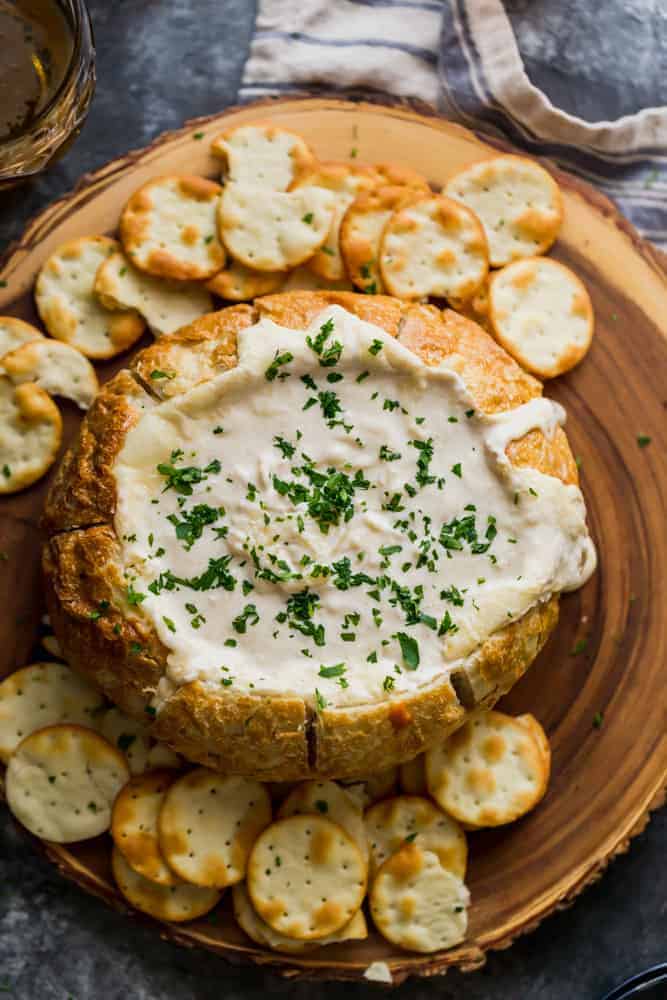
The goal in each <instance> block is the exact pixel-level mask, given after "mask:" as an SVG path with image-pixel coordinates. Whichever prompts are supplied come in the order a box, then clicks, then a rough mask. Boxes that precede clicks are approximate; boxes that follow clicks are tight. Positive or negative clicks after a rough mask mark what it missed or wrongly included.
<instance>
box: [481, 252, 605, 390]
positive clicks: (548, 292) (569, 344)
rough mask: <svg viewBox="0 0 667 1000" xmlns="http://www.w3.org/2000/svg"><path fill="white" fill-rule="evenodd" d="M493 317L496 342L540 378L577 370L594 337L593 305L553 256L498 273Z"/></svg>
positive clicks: (519, 262)
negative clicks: (576, 367) (552, 258)
mask: <svg viewBox="0 0 667 1000" xmlns="http://www.w3.org/2000/svg"><path fill="white" fill-rule="evenodd" d="M489 317H490V321H491V327H492V331H493V335H494V336H495V338H496V340H497V341H498V343H499V344H500V345H501V346H502V347H504V348H505V350H506V351H507V353H508V354H511V355H512V357H513V358H514V359H515V361H518V362H519V364H520V365H521V366H522V367H523V368H525V369H526V370H527V371H529V372H531V374H533V375H537V376H538V377H539V378H555V377H556V376H557V375H562V374H563V373H564V372H567V371H569V370H570V369H571V368H574V366H575V365H578V364H579V362H580V361H581V360H582V359H583V358H584V356H585V355H586V353H587V352H588V349H589V347H590V346H591V340H592V338H593V306H592V304H591V300H590V296H589V294H588V292H587V291H586V287H585V285H584V284H583V282H582V281H581V280H580V278H578V277H577V275H576V274H574V273H573V272H572V271H571V270H570V269H569V268H568V267H565V266H564V265H563V264H559V262H558V261H557V260H551V258H549V257H529V258H527V259H525V260H515V261H514V262H513V263H512V264H508V265H507V267H504V268H503V269H502V270H501V271H496V272H494V274H493V275H492V277H491V281H490V285H489Z"/></svg>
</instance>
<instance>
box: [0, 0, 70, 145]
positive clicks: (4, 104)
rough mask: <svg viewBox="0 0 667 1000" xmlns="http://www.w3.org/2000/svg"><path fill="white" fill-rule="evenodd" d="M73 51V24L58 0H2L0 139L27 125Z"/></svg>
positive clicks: (55, 87)
mask: <svg viewBox="0 0 667 1000" xmlns="http://www.w3.org/2000/svg"><path fill="white" fill-rule="evenodd" d="M73 51H74V35H73V25H72V24H71V23H70V22H68V20H67V18H66V16H65V14H64V12H63V9H62V8H61V6H60V4H59V3H57V2H56V0H0V141H4V140H6V139H10V138H15V137H17V136H19V135H21V134H22V133H24V132H26V131H28V130H29V129H30V128H31V126H32V125H33V123H34V122H35V120H36V119H37V118H38V117H39V116H40V115H41V113H42V112H43V111H44V109H45V108H46V107H47V106H48V105H49V104H50V103H51V101H52V100H53V98H54V97H55V96H56V94H57V93H58V90H59V89H60V86H61V84H62V83H63V80H64V78H65V74H66V73H67V69H68V67H69V64H70V61H71V59H72V53H73Z"/></svg>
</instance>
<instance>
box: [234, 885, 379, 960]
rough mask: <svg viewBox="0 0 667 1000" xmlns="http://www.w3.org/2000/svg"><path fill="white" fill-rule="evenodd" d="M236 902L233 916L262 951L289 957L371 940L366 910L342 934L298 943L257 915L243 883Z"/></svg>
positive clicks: (236, 894)
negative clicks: (329, 946) (340, 943)
mask: <svg viewBox="0 0 667 1000" xmlns="http://www.w3.org/2000/svg"><path fill="white" fill-rule="evenodd" d="M232 898H233V901H234V916H235V917H236V922H237V923H238V925H239V927H240V928H241V930H242V931H244V933H245V934H247V935H248V937H249V938H250V939H251V940H252V941H254V942H255V944H258V945H260V946H261V947H262V948H271V950H272V951H281V952H284V953H285V954H287V955H299V954H302V953H303V952H306V951H311V950H312V949H313V948H322V947H324V946H325V945H327V944H337V943H339V942H342V941H363V940H365V938H367V937H368V927H367V925H366V918H365V917H364V913H363V910H357V912H356V913H355V915H354V916H353V917H352V919H351V920H350V922H349V924H345V926H344V927H341V929H340V930H339V931H334V933H333V934H328V935H327V936H326V937H323V938H319V939H318V940H317V941H297V940H296V938H289V937H287V936H286V935H285V934H279V933H278V931H274V929H273V928H272V927H270V926H269V925H268V924H267V923H266V921H265V920H262V918H261V917H260V916H259V915H258V914H257V913H256V912H255V910H254V908H253V905H252V903H251V901H250V896H249V895H248V890H247V888H246V886H245V883H244V882H238V883H237V884H236V885H235V886H234V888H233V889H232Z"/></svg>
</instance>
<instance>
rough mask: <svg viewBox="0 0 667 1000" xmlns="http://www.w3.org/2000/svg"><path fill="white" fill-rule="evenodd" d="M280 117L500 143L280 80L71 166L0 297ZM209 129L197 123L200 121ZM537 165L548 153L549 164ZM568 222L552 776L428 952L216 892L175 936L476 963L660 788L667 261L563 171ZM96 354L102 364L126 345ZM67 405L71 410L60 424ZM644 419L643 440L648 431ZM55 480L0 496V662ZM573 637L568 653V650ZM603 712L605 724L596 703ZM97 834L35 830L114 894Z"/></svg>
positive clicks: (487, 856) (30, 586)
mask: <svg viewBox="0 0 667 1000" xmlns="http://www.w3.org/2000/svg"><path fill="white" fill-rule="evenodd" d="M258 118H261V119H269V118H270V119H271V120H272V121H274V122H276V123H277V124H280V125H283V126H286V127H287V128H291V129H294V130H296V131H297V132H300V133H301V134H302V135H303V136H305V138H306V139H307V141H308V142H309V143H310V144H311V145H312V146H313V148H314V149H315V152H316V153H317V154H318V155H319V156H320V157H322V158H323V159H340V160H347V159H349V158H350V156H351V153H352V150H353V149H356V150H357V158H356V160H355V162H365V161H367V162H380V161H390V160H391V161H396V162H398V163H401V164H402V165H404V166H409V167H413V168H415V169H416V170H419V171H421V172H423V173H424V174H426V175H427V177H428V178H429V180H430V181H431V182H432V183H433V184H434V185H435V186H436V187H438V186H440V185H441V184H442V183H443V182H445V181H446V180H447V178H448V177H449V176H450V175H451V174H452V173H453V172H454V170H456V169H457V168H458V167H460V166H461V165H463V164H466V163H468V162H470V161H473V160H478V159H481V158H484V157H488V156H490V155H493V152H494V148H493V147H492V146H490V145H489V144H488V143H486V142H484V141H482V140H481V139H479V138H478V137H476V136H475V135H473V134H472V133H471V132H468V131H466V130H464V129H462V128H460V127H459V126H457V125H453V124H451V123H449V122H445V121H442V120H441V119H439V118H437V117H436V116H435V115H429V114H427V115H424V114H418V113H416V112H415V111H413V110H411V109H410V108H407V107H405V106H385V105H374V104H368V103H352V102H346V101H341V100H328V99H320V98H318V99H306V98H304V99H290V100H276V101H268V102H266V101H265V102H262V104H261V106H257V105H248V106H245V107H243V108H235V109H231V110H229V111H227V112H225V113H224V114H222V115H220V116H217V117H214V118H210V119H201V120H198V121H196V122H193V123H190V124H189V125H188V126H186V127H185V128H184V129H182V130H181V131H180V132H175V133H172V134H170V135H166V136H164V137H162V138H161V139H159V140H157V141H156V142H155V143H154V144H153V145H152V146H151V147H149V148H148V149H146V150H142V151H139V152H136V153H131V154H129V155H128V156H126V157H124V158H123V159H121V160H118V161H116V162H114V163H111V164H109V165H108V166H107V167H104V168H103V169H102V170H100V171H98V172H97V173H96V174H93V175H91V176H89V177H85V178H83V179H82V181H81V183H80V184H79V186H78V188H77V189H76V191H75V192H73V193H72V194H71V195H68V196H67V197H66V198H64V199H62V200H61V201H59V202H57V203H56V204H54V205H52V206H51V207H50V208H49V209H48V210H47V211H46V212H44V213H43V214H42V215H41V216H40V217H39V218H37V219H36V220H35V221H34V222H33V223H32V224H31V225H30V226H29V227H28V229H27V230H26V233H25V235H24V237H23V239H22V240H21V241H20V243H18V245H16V246H14V247H13V248H11V249H10V251H9V252H8V254H7V255H6V257H5V259H4V261H3V262H2V265H1V267H0V279H3V280H4V281H6V282H7V285H6V287H2V288H0V313H11V314H14V315H17V316H21V317H23V318H25V319H28V320H35V318H36V316H35V311H34V306H33V302H32V297H31V290H32V285H33V281H34V278H35V275H36V273H37V271H38V269H39V267H40V265H41V264H42V262H43V261H44V260H45V259H46V258H47V257H48V255H49V254H50V253H51V252H52V251H53V250H54V249H55V247H56V246H57V245H58V244H59V243H61V242H63V241H64V240H66V239H71V238H72V237H75V236H81V235H84V234H95V233H112V232H113V231H114V230H115V228H116V225H117V222H118V217H119V212H120V209H121V207H122V205H123V203H124V202H125V201H126V199H127V198H128V196H129V195H130V194H131V192H132V191H133V190H134V189H135V188H136V187H138V186H139V185H140V184H142V183H143V182H144V181H146V180H148V179H149V178H151V177H154V176H156V175H158V174H165V173H200V174H206V175H210V176H215V175H216V173H217V165H216V163H215V162H214V161H213V160H212V159H211V158H210V156H209V152H208V146H209V142H208V140H209V138H210V137H211V136H213V135H215V134H216V132H218V131H220V130H221V129H222V128H228V127H230V126H232V125H238V124H240V123H242V122H247V121H251V120H257V119H258ZM202 132H203V133H205V135H204V137H203V138H198V137H197V136H198V135H199V134H200V133H202ZM547 166H548V164H547ZM556 176H557V179H558V181H559V182H560V184H561V186H562V188H563V192H564V198H565V213H566V214H565V224H564V227H563V231H562V234H561V237H560V239H559V241H558V243H557V245H556V247H555V248H554V251H553V255H554V256H555V257H556V258H557V259H558V260H561V261H563V262H565V263H567V264H568V265H570V266H571V267H572V268H573V269H574V270H575V271H576V272H577V273H578V274H579V275H580V277H581V278H582V279H583V280H584V282H585V283H586V285H587V287H588V289H589V291H590V293H591V296H592V299H593V303H594V306H595V312H596V335H595V338H594V341H593V347H592V350H591V352H590V354H589V355H588V357H587V358H586V359H585V361H584V362H583V364H581V366H580V367H578V368H577V369H575V370H574V371H573V372H572V373H570V374H569V375H567V376H565V377H563V378H560V379H557V380H556V381H555V382H552V383H550V384H549V385H548V386H547V393H548V395H550V396H553V397H554V398H555V399H557V400H559V401H560V402H561V403H562V404H563V405H564V406H565V408H566V410H567V413H568V425H567V428H568V433H569V435H570V440H571V442H572V446H573V450H574V453H575V455H577V456H579V457H580V459H581V472H582V480H583V489H584V492H585V494H586V499H587V502H588V510H589V519H590V524H591V528H592V532H593V535H594V537H595V541H596V544H597V547H598V552H599V556H600V566H599V570H598V572H597V573H596V574H595V576H594V577H593V578H592V580H591V581H590V582H589V583H588V584H587V585H586V587H585V588H584V589H583V590H580V591H578V592H577V593H575V594H572V595H568V596H566V597H565V598H564V599H563V601H562V612H561V623H560V626H559V628H558V629H557V631H556V633H555V635H554V636H553V637H552V639H551V641H550V642H549V644H548V646H547V648H546V649H545V650H544V651H543V653H542V654H541V655H540V657H539V660H538V661H537V662H536V663H535V664H534V666H533V667H532V668H531V670H530V671H529V672H528V674H527V675H526V676H525V677H524V679H523V680H522V681H521V682H520V683H519V685H518V686H517V687H516V688H515V689H514V691H512V693H511V694H510V696H509V697H508V698H507V699H506V700H505V706H506V707H507V708H508V709H509V710H510V711H512V712H519V711H531V712H533V713H534V714H535V715H536V716H537V717H538V718H539V719H540V720H541V722H542V723H543V724H544V725H545V726H546V729H547V731H548V734H549V737H550V740H551V744H552V747H553V777H552V781H551V785H550V787H549V791H548V794H547V796H546V798H545V800H544V801H543V802H542V804H541V805H540V806H539V808H538V809H537V810H536V811H535V812H534V813H532V814H531V815H529V816H528V817H526V818H525V819H524V820H522V821H520V822H519V823H516V824H514V825H513V826H510V827H507V828H504V829H500V830H498V831H495V832H485V833H479V834H475V835H474V836H472V837H471V847H472V852H471V863H470V871H469V877H468V884H469V886H470V890H471V893H472V909H471V919H470V927H469V934H468V938H467V941H466V942H465V943H464V944H463V945H461V946H460V947H458V948H456V949H454V950H451V951H448V952H444V953H441V954H437V955H432V956H420V955H412V954H407V953H402V952H397V951H396V950H395V949H393V948H392V947H391V946H390V945H388V944H387V943H385V942H383V941H382V940H381V939H380V938H379V937H377V936H375V935H372V936H371V937H370V938H369V939H368V941H366V942H361V943H354V944H353V945H344V946H334V947H330V948H326V949H323V950H322V951H321V952H320V953H319V954H317V953H315V954H314V955H312V956H310V957H303V958H295V957H293V956H292V957H282V956H279V955H276V954H270V953H268V952H265V951H262V949H259V948H257V947H255V946H252V945H251V944H249V942H248V940H247V939H246V938H245V937H244V935H243V934H242V933H241V932H240V931H239V930H238V929H237V928H236V926H235V924H234V922H233V919H232V917H231V915H230V914H229V912H228V908H226V907H225V906H224V905H223V906H222V907H220V908H218V910H217V911H215V914H214V920H210V919H209V920H202V921H197V922H195V923H192V924H189V925H186V926H185V927H180V928H176V927H174V926H168V925H167V926H163V927H162V933H163V934H165V935H166V936H168V937H170V938H172V939H174V940H177V941H180V942H183V943H187V944H189V945H199V946H203V947H206V948H210V949H212V950H215V951H218V952H220V953H222V954H223V955H225V956H226V957H227V958H229V959H231V960H234V961H237V962H244V961H254V962H259V963H266V964H271V965H273V966H275V967H277V968H278V969H280V970H281V971H282V972H284V973H286V974H289V975H301V976H318V977H331V978H341V979H356V978H360V977H361V976H362V975H363V972H364V970H365V969H366V967H367V966H368V964H369V963H370V962H371V961H373V960H384V961H387V962H388V964H389V966H390V968H391V969H392V972H393V976H394V982H400V981H401V980H402V979H404V978H405V977H406V976H408V975H410V974H419V975H431V974H434V973H438V972H442V971H444V970H445V969H446V967H448V966H451V965H456V966H459V967H461V968H464V969H472V968H476V967H478V966H479V965H481V964H482V963H483V961H484V953H485V952H486V951H487V950H488V949H490V948H502V947H506V946H507V945H508V944H510V943H511V942H512V940H513V939H514V938H515V937H516V936H517V935H518V934H521V933H523V932H525V931H528V930H530V929H531V928H533V927H535V926H536V924H537V923H538V922H539V921H540V920H541V919H542V918H543V917H545V916H546V915H547V914H549V913H550V912H552V911H553V910H555V909H557V908H559V907H561V906H563V905H566V904H568V903H569V902H571V901H572V899H573V898H574V897H575V896H576V895H577V893H579V892H580V891H581V889H582V888H583V887H584V886H585V885H587V884H588V883H589V882H591V881H592V880H593V879H595V878H597V877H598V876H599V874H600V873H601V872H602V871H603V869H604V868H605V866H606V865H607V863H608V862H609V861H610V859H611V858H613V857H614V855H616V854H618V853H619V852H621V851H624V850H625V849H626V848H627V845H628V843H629V840H630V838H631V837H632V836H633V835H635V834H636V833H638V832H639V831H640V830H641V829H642V828H643V826H644V825H645V823H646V822H647V819H648V816H649V813H650V810H651V809H653V808H656V807H657V806H658V805H659V804H661V803H662V801H663V800H664V793H665V788H666V785H667V735H666V725H665V721H666V720H665V707H666V699H665V668H666V667H667V656H666V638H667V623H666V620H665V597H666V590H665V571H666V570H667V516H666V512H665V496H666V495H667V467H666V465H665V452H666V448H667V423H666V420H665V416H666V414H665V407H666V406H667V280H666V269H665V263H664V261H663V259H662V257H661V256H660V254H659V253H658V251H656V250H655V249H653V248H652V247H650V246H649V245H647V244H645V243H642V241H641V240H640V239H639V238H638V236H637V235H636V233H634V231H633V230H632V228H631V227H630V226H629V225H628V224H627V223H626V222H625V221H624V220H623V219H622V218H621V217H620V216H619V214H618V212H617V211H616V210H615V208H614V207H613V206H612V204H611V203H610V202H608V201H607V200H606V199H605V198H603V197H602V196H601V195H599V194H597V193H596V192H595V191H594V190H593V189H592V188H590V187H589V186H587V185H586V184H584V183H583V182H581V181H579V180H576V179H575V178H573V177H570V176H567V175H565V174H562V173H556ZM124 360H125V359H121V362H120V363H117V364H114V365H111V364H108V365H104V366H100V375H101V377H102V378H106V377H108V376H109V375H110V374H111V373H112V372H113V371H114V370H116V369H117V368H118V367H120V366H121V365H122V364H123V363H124ZM77 422H78V417H77V416H76V414H75V413H74V412H73V411H68V412H67V414H66V426H67V432H68V435H71V434H72V433H73V432H74V430H75V428H76V426H77ZM638 435H649V436H650V438H651V442H650V444H649V445H648V446H647V447H644V448H640V447H639V446H638V443H637V437H638ZM47 486H48V483H47V482H42V483H40V484H38V485H37V486H35V487H34V488H33V489H31V490H28V491H26V492H25V493H23V494H20V495H18V496H16V497H12V498H8V499H2V500H0V549H1V550H3V551H4V552H6V554H7V557H8V558H7V560H6V561H3V562H2V563H0V602H1V605H2V608H3V612H4V613H3V616H2V622H1V623H0V657H1V660H0V674H2V673H5V674H6V673H8V672H9V671H11V670H12V669H13V668H15V667H16V666H20V665H22V664H23V663H25V662H27V660H28V657H29V656H30V653H31V650H32V648H33V646H34V643H35V638H36V635H37V628H38V624H39V619H40V615H41V614H42V606H41V597H40V593H41V588H40V581H39V548H40V536H39V530H38V526H37V525H38V517H39V513H40V508H41V505H42V502H43V497H44V494H45V491H46V489H47ZM575 649H576V650H579V652H578V653H577V654H576V655H575V654H574V653H573V651H574V650H575ZM598 713H600V714H601V716H602V719H603V721H602V725H601V726H600V727H599V728H596V726H595V725H594V719H595V718H596V716H597V717H598V719H599V717H600V716H599V715H598ZM108 846H109V845H108V841H106V840H105V839H104V838H102V839H100V840H98V841H92V842H89V843H86V844H82V845H75V846H70V847H59V846H55V845H44V850H46V853H47V854H48V856H49V857H50V858H51V859H52V860H53V861H54V862H55V863H56V864H57V865H58V867H59V868H60V869H61V871H62V872H63V873H64V874H66V875H68V876H69V877H71V878H73V879H74V880H75V881H76V882H78V883H79V884H80V885H82V886H83V887H84V888H85V889H87V890H89V891H91V892H93V893H96V894H98V895H100V896H102V897H104V898H105V899H106V900H108V901H110V902H113V903H114V904H115V905H118V906H120V907H123V906H124V904H123V903H122V901H121V900H120V899H119V897H118V895H117V893H116V892H115V890H114V888H113V883H112V881H111V877H110V870H109V861H108V854H109V850H108Z"/></svg>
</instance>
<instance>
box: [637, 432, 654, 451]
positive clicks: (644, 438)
mask: <svg viewBox="0 0 667 1000" xmlns="http://www.w3.org/2000/svg"><path fill="white" fill-rule="evenodd" d="M650 443H651V439H650V437H649V436H648V434H638V435H637V444H638V445H639V447H640V448H646V446H647V445H649V444H650Z"/></svg>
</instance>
